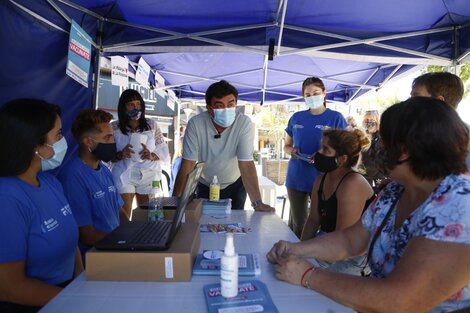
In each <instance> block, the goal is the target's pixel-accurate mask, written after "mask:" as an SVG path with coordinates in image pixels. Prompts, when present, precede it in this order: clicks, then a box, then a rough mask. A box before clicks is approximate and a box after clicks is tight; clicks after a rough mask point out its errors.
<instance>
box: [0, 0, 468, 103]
mask: <svg viewBox="0 0 470 313" xmlns="http://www.w3.org/2000/svg"><path fill="white" fill-rule="evenodd" d="M0 18H2V21H3V23H2V24H3V26H2V28H1V30H0V42H1V43H2V47H3V49H2V52H0V53H1V60H2V61H1V62H2V66H1V71H2V72H3V74H4V75H2V77H8V78H7V79H4V80H3V81H2V82H1V83H0V97H1V100H2V101H1V102H2V103H3V101H4V100H7V99H11V98H15V97H18V96H24V95H25V94H26V95H28V96H34V97H42V98H46V99H48V100H50V101H54V102H56V103H59V104H60V105H62V106H67V107H69V108H70V107H76V108H77V109H78V108H80V107H84V106H92V99H93V98H92V97H93V93H92V89H91V88H89V89H85V88H83V87H81V86H80V85H79V84H77V83H76V82H74V81H72V80H71V79H70V78H69V77H67V76H66V75H64V74H65V62H66V51H67V43H68V33H67V32H68V31H69V29H70V24H69V23H70V20H71V19H74V20H75V21H77V23H79V24H80V25H81V26H82V27H83V28H84V29H85V30H86V31H87V32H88V33H89V34H90V35H91V37H92V38H93V39H94V43H95V46H96V50H95V53H97V52H100V53H101V54H102V55H104V56H110V55H115V54H118V55H128V56H129V58H130V60H131V61H134V62H136V61H137V60H138V58H139V57H140V56H143V57H144V59H145V60H146V61H147V62H148V63H149V64H150V65H151V67H152V69H153V70H155V71H157V72H158V73H159V74H160V75H161V76H163V77H164V79H165V84H166V86H167V87H165V88H168V89H173V90H175V91H176V92H177V94H178V95H180V96H181V97H195V98H202V95H203V94H204V92H205V90H206V88H207V86H208V85H209V84H211V83H212V82H213V81H216V80H220V79H222V78H224V79H227V80H228V81H230V82H231V83H233V84H234V85H235V86H236V87H237V88H238V89H239V90H240V98H241V99H244V100H249V101H259V102H264V101H292V100H298V99H300V98H299V96H300V93H301V92H300V90H301V83H302V81H303V80H304V79H305V78H306V77H307V76H318V77H320V78H322V79H323V80H324V81H325V83H326V85H327V90H328V99H329V100H330V101H341V102H349V101H351V100H352V99H354V98H356V97H357V96H359V95H361V94H363V93H364V92H366V91H368V90H371V89H376V88H380V87H381V86H382V85H383V84H384V83H386V82H388V81H390V80H393V79H396V78H397V77H399V76H400V75H403V74H405V73H406V72H408V71H410V70H413V69H415V67H416V66H421V65H426V64H436V65H456V64H459V63H461V62H465V61H466V60H467V58H468V55H469V51H470V28H469V25H470V24H469V22H470V6H469V5H468V2H467V1H466V0H415V1H409V0H395V1H377V0H357V1H350V0H332V1H323V0H290V1H288V0H279V1H272V0H257V1H253V0H238V1H227V2H221V1H216V0H204V1H203V0H191V1H189V0H186V1H183V0H172V1H162V0H159V1H158V0H138V1H127V0H106V1H105V0H86V1H85V0H37V1H28V0H9V1H2V2H1V3H0ZM270 40H272V41H273V43H274V45H272V47H271V48H273V49H272V50H273V53H272V57H273V60H268V59H269V50H270ZM95 72H96V71H95ZM90 86H91V84H90Z"/></svg>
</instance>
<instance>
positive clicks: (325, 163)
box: [313, 152, 338, 173]
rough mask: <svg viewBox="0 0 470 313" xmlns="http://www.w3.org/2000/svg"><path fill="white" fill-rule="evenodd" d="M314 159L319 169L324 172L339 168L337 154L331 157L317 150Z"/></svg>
mask: <svg viewBox="0 0 470 313" xmlns="http://www.w3.org/2000/svg"><path fill="white" fill-rule="evenodd" d="M313 160H314V163H313V165H315V167H316V168H317V170H319V171H320V172H323V173H327V172H331V171H334V170H335V169H337V168H338V164H337V162H336V157H335V156H332V157H330V156H326V155H323V154H321V153H320V152H317V153H315V155H314V156H313Z"/></svg>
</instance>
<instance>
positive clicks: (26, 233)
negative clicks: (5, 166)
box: [0, 172, 78, 285]
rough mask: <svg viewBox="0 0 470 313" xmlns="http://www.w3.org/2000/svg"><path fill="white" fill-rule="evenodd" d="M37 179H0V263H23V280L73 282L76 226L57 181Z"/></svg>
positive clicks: (41, 176)
mask: <svg viewBox="0 0 470 313" xmlns="http://www.w3.org/2000/svg"><path fill="white" fill-rule="evenodd" d="M37 178H38V180H39V187H35V186H31V185H30V184H28V183H26V182H24V181H22V180H21V179H19V178H17V177H0V199H1V206H0V214H1V218H0V262H1V263H7V262H18V261H24V262H25V266H26V276H28V277H30V278H35V279H38V280H41V281H43V282H47V283H49V284H53V285H57V284H60V283H63V282H65V281H67V280H70V279H72V278H73V270H74V265H75V252H76V249H77V243H78V230H77V224H76V222H75V219H74V218H73V215H72V212H71V210H70V206H69V204H68V201H67V199H66V198H65V196H64V193H63V190H62V186H61V185H60V183H59V182H58V181H57V179H56V178H55V177H54V176H52V175H51V174H48V173H44V172H40V173H39V174H38V175H37Z"/></svg>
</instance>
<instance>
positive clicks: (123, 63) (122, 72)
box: [111, 56, 129, 86]
mask: <svg viewBox="0 0 470 313" xmlns="http://www.w3.org/2000/svg"><path fill="white" fill-rule="evenodd" d="M128 68H129V61H128V60H127V59H126V58H123V57H120V56H113V57H111V84H113V85H114V86H127V85H129V77H128V76H127V74H128V73H127V70H128Z"/></svg>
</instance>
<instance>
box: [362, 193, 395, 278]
mask: <svg viewBox="0 0 470 313" xmlns="http://www.w3.org/2000/svg"><path fill="white" fill-rule="evenodd" d="M402 193H403V191H401V192H400V193H399V194H398V195H397V197H396V198H395V200H393V203H392V205H391V206H390V208H389V209H388V211H387V214H385V217H384V219H383V220H382V223H380V226H379V227H378V228H377V229H376V231H375V233H374V236H373V237H372V240H371V241H370V245H369V250H368V251H367V256H366V263H365V264H364V266H363V268H362V271H361V276H366V274H365V269H366V267H367V265H368V264H369V261H370V257H371V255H372V251H373V250H374V245H375V242H376V241H377V239H378V238H379V236H380V234H381V233H382V230H383V229H384V227H385V224H387V221H388V219H389V218H390V215H391V214H392V211H393V208H394V207H395V206H396V205H397V202H398V200H399V199H400V197H401V194H402Z"/></svg>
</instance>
